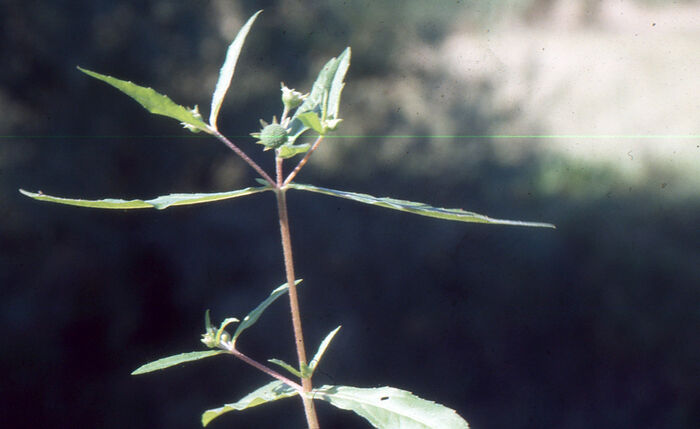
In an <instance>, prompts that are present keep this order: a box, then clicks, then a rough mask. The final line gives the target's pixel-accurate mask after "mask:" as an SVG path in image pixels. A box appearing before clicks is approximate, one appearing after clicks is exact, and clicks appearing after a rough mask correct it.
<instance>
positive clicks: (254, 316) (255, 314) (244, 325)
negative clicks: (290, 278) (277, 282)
mask: <svg viewBox="0 0 700 429" xmlns="http://www.w3.org/2000/svg"><path fill="white" fill-rule="evenodd" d="M299 283H301V279H299V280H297V281H296V282H294V284H296V285H298V284H299ZM287 290H289V286H287V283H285V284H283V285H282V286H280V287H278V288H277V289H275V290H273V291H272V293H271V294H270V296H268V297H267V299H265V301H263V302H261V303H260V304H259V305H258V306H257V307H255V309H254V310H253V311H251V312H250V313H248V315H247V316H246V317H244V318H243V320H242V321H241V323H240V324H239V325H238V329H236V332H234V333H233V336H232V337H231V344H233V345H235V344H236V339H237V338H238V336H239V335H241V333H242V332H243V331H245V330H246V329H248V328H250V327H251V326H253V325H254V324H255V322H257V321H258V319H259V318H260V315H261V314H262V313H263V312H264V311H265V310H266V309H267V307H269V306H270V304H272V303H273V302H275V300H276V299H277V298H279V297H281V296H282V295H284V293H285V292H287Z"/></svg>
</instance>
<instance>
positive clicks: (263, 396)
mask: <svg viewBox="0 0 700 429" xmlns="http://www.w3.org/2000/svg"><path fill="white" fill-rule="evenodd" d="M297 394H298V392H297V391H296V390H294V389H293V388H291V387H289V386H287V385H286V384H284V383H282V382H281V381H273V382H271V383H268V384H266V385H264V386H263V387H261V388H259V389H257V390H255V391H253V392H251V393H249V394H247V395H246V396H245V397H243V398H241V400H239V401H238V402H234V403H232V404H226V405H224V406H223V407H219V408H214V409H211V410H207V411H205V412H204V414H202V426H206V425H208V424H209V422H211V421H212V420H214V419H215V418H217V417H219V416H220V415H222V414H224V413H227V412H229V411H240V410H245V409H246V408H252V407H256V406H258V405H262V404H265V403H267V402H272V401H276V400H278V399H282V398H289V397H290V396H294V395H297Z"/></svg>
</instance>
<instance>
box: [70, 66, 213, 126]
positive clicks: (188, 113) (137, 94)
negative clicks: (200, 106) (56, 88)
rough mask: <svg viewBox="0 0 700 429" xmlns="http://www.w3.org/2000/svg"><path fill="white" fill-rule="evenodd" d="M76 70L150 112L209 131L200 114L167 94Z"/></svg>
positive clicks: (84, 70)
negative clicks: (105, 84)
mask: <svg viewBox="0 0 700 429" xmlns="http://www.w3.org/2000/svg"><path fill="white" fill-rule="evenodd" d="M78 70H80V71H81V72H83V73H85V74H87V75H89V76H92V77H94V78H95V79H99V80H101V81H103V82H106V83H108V84H110V85H112V86H113V87H115V88H117V89H118V90H120V91H121V92H123V93H124V94H126V95H128V96H129V97H131V98H133V99H134V100H136V101H138V102H139V104H140V105H142V106H143V107H144V108H145V109H146V110H148V111H149V112H151V113H154V114H156V115H163V116H168V117H170V118H173V119H177V120H178V121H180V122H182V123H183V124H186V125H189V126H190V127H192V128H194V129H197V130H201V131H205V132H207V133H211V130H210V129H209V127H208V126H207V124H206V123H204V121H202V118H201V116H199V115H198V114H195V113H194V111H193V110H190V109H187V108H186V107H184V106H180V105H179V104H176V103H175V102H173V101H172V100H171V99H170V98H169V97H168V96H167V95H163V94H160V93H158V92H156V91H155V90H154V89H153V88H147V87H144V86H139V85H136V84H134V83H132V82H129V81H126V80H121V79H117V78H113V77H111V76H106V75H103V74H100V73H96V72H93V71H90V70H87V69H84V68H82V67H78Z"/></svg>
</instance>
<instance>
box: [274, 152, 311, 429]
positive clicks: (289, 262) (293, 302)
mask: <svg viewBox="0 0 700 429" xmlns="http://www.w3.org/2000/svg"><path fill="white" fill-rule="evenodd" d="M280 161H281V160H280ZM280 161H278V163H277V165H278V168H277V171H278V176H279V177H278V181H279V182H281V180H282V179H281V177H282V176H281V170H282V169H281V162H280ZM275 195H276V196H277V211H278V214H279V221H280V235H281V237H282V252H283V254H284V269H285V272H286V274H287V285H288V286H289V308H290V312H291V314H292V326H293V328H294V342H295V344H296V349H297V358H298V359H299V368H305V367H306V349H305V347H304V333H303V331H302V328H301V314H300V311H299V300H298V298H297V287H296V284H295V280H296V279H295V278H294V260H293V257H292V239H291V236H290V233H289V218H288V216H287V197H286V195H285V190H284V189H283V188H281V187H279V188H276V189H275ZM301 386H302V390H303V392H304V393H309V392H311V389H312V387H313V386H312V384H311V377H302V379H301ZM300 396H301V400H302V401H303V402H304V413H305V414H306V422H307V424H308V425H309V429H319V425H318V417H316V408H315V407H314V402H313V399H311V398H309V397H307V396H306V395H303V394H302V395H300Z"/></svg>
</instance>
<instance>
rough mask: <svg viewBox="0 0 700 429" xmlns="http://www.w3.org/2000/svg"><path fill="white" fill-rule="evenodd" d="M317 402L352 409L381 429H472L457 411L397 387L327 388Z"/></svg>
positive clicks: (321, 390)
mask: <svg viewBox="0 0 700 429" xmlns="http://www.w3.org/2000/svg"><path fill="white" fill-rule="evenodd" d="M312 395H313V398H314V399H321V400H324V401H327V402H329V403H330V404H331V405H333V406H335V407H337V408H340V409H343V410H350V411H353V412H355V413H356V414H358V415H360V416H362V417H364V418H365V419H367V421H369V422H370V423H371V424H372V426H374V427H375V428H379V429H468V428H469V424H468V423H467V422H466V421H465V420H464V419H463V418H461V417H460V416H459V415H458V414H457V413H456V412H455V410H453V409H451V408H447V407H446V406H444V405H440V404H436V403H435V402H432V401H428V400H426V399H422V398H419V397H417V396H415V395H414V394H412V393H411V392H408V391H405V390H400V389H396V388H393V387H377V388H359V387H351V386H323V387H321V388H318V389H314V390H313V391H312Z"/></svg>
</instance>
